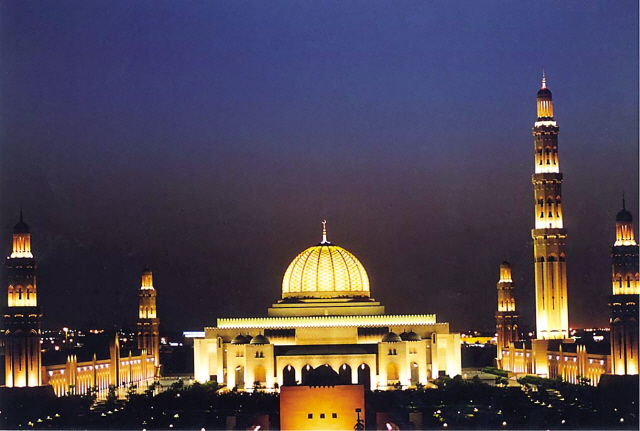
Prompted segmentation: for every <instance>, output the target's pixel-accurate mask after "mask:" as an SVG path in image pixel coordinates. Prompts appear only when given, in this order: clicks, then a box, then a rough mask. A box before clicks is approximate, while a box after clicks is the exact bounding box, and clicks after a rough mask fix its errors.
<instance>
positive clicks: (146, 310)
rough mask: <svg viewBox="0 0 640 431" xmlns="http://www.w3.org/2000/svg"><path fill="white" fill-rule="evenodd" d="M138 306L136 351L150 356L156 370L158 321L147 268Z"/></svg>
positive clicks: (158, 343)
mask: <svg viewBox="0 0 640 431" xmlns="http://www.w3.org/2000/svg"><path fill="white" fill-rule="evenodd" d="M138 304H139V311H138V349H140V350H144V351H146V353H147V355H149V356H152V357H153V360H154V364H155V366H156V369H158V367H159V366H160V333H159V326H160V319H158V317H157V314H156V289H155V288H154V287H153V273H152V272H151V270H150V269H149V268H145V269H144V270H143V271H142V284H141V286H140V290H139V291H138Z"/></svg>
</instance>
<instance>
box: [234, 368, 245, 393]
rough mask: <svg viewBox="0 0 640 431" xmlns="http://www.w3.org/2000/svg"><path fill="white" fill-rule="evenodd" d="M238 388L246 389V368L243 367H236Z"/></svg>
mask: <svg viewBox="0 0 640 431" xmlns="http://www.w3.org/2000/svg"><path fill="white" fill-rule="evenodd" d="M236 387H237V388H238V389H244V367H243V366H242V365H238V366H237V367H236Z"/></svg>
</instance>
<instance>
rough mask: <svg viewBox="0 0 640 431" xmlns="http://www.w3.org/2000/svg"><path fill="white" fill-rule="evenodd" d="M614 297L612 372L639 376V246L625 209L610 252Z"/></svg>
mask: <svg viewBox="0 0 640 431" xmlns="http://www.w3.org/2000/svg"><path fill="white" fill-rule="evenodd" d="M611 263H612V281H613V295H611V296H610V297H609V309H610V310H611V361H612V366H611V371H612V372H613V374H638V299H639V296H638V294H639V293H640V289H639V288H638V244H637V243H636V241H635V236H634V227H633V216H632V215H631V213H630V212H629V211H627V209H626V205H625V202H624V198H623V199H622V210H620V212H618V215H617V216H616V242H615V243H614V244H613V247H612V248H611Z"/></svg>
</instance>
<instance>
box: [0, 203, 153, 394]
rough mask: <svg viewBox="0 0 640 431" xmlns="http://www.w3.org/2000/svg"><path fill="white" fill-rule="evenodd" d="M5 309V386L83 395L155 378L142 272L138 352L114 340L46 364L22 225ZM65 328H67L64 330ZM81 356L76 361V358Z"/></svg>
mask: <svg viewBox="0 0 640 431" xmlns="http://www.w3.org/2000/svg"><path fill="white" fill-rule="evenodd" d="M6 266H7V281H8V289H7V290H8V301H7V302H8V306H7V308H6V309H5V313H4V325H5V327H4V344H5V386H7V387H34V386H45V385H51V386H52V387H53V390H54V392H55V394H56V395H58V396H63V395H67V394H85V393H87V392H90V391H96V390H97V391H100V390H107V389H108V388H109V386H110V385H115V386H122V385H124V386H126V385H130V384H132V383H133V384H138V383H140V382H145V381H149V380H152V379H154V377H156V376H157V375H158V373H159V370H160V368H159V366H160V362H159V360H160V358H159V351H158V344H159V343H158V340H159V336H158V325H159V319H158V318H157V316H156V304H155V302H156V290H155V288H154V287H153V282H152V278H151V271H149V270H148V269H145V271H144V272H143V275H142V286H141V287H140V294H139V301H140V315H139V318H140V323H139V325H140V326H139V328H141V329H140V331H141V333H142V335H143V337H142V340H141V348H140V350H131V349H128V350H122V349H121V348H120V343H119V341H118V335H117V334H116V336H115V338H114V339H113V340H111V341H110V342H109V343H108V345H106V344H107V343H105V346H102V347H103V348H101V349H97V350H98V351H92V352H89V351H87V350H86V349H84V350H82V349H81V350H80V351H74V352H71V353H69V352H67V353H63V352H56V353H59V354H58V355H55V356H53V357H52V358H50V359H53V360H52V361H51V362H50V363H47V361H46V360H43V357H42V351H41V349H42V346H41V344H42V335H41V319H42V313H41V311H40V307H39V305H38V299H37V289H36V262H35V258H34V256H33V254H32V252H31V233H30V229H29V226H28V225H27V224H26V223H25V222H24V220H23V216H22V212H21V213H20V222H18V224H16V225H15V227H14V228H13V248H12V253H11V256H9V257H8V258H7V263H6ZM66 329H67V328H65V330H66ZM79 356H80V358H79Z"/></svg>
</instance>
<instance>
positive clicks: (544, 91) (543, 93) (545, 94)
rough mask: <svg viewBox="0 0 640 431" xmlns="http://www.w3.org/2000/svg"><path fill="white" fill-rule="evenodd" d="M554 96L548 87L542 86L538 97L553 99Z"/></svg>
mask: <svg viewBox="0 0 640 431" xmlns="http://www.w3.org/2000/svg"><path fill="white" fill-rule="evenodd" d="M552 98H553V97H552V96H551V91H549V89H548V88H541V89H540V90H538V99H549V100H551V99H552Z"/></svg>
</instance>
